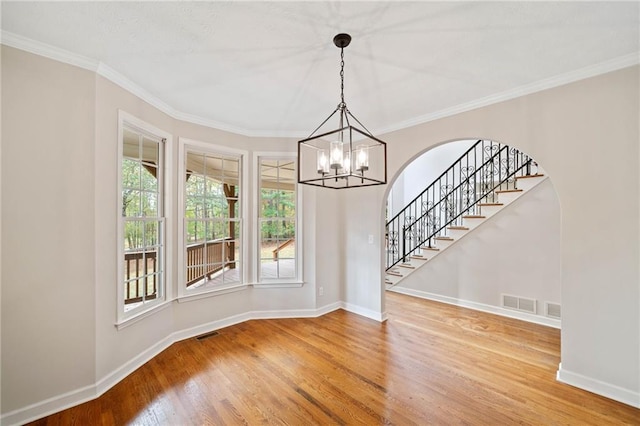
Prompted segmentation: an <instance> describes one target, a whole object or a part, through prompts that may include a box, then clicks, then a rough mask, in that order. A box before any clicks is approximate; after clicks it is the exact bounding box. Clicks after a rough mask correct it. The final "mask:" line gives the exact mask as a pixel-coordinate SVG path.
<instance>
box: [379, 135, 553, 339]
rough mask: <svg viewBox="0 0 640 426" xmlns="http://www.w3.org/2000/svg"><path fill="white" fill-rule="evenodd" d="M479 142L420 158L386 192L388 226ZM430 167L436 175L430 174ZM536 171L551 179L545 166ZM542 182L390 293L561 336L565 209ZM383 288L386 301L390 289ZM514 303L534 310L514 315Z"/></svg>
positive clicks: (454, 144)
mask: <svg viewBox="0 0 640 426" xmlns="http://www.w3.org/2000/svg"><path fill="white" fill-rule="evenodd" d="M477 140H478V139H457V140H449V141H444V142H442V143H437V144H434V145H433V146H431V147H429V148H426V149H423V150H421V151H420V152H417V153H415V155H413V156H412V157H411V158H410V159H409V160H407V161H406V162H405V163H404V164H403V165H402V166H401V167H400V168H399V169H398V171H397V172H396V173H395V174H394V176H393V178H392V179H391V181H390V183H389V185H388V187H387V188H386V191H385V195H384V197H383V200H382V206H381V208H382V217H383V218H384V221H386V220H387V218H389V217H392V216H393V214H394V213H396V212H397V211H398V208H399V206H398V205H397V204H398V199H401V200H402V203H403V205H402V206H401V207H404V205H406V202H407V201H411V200H413V199H414V198H415V196H417V195H419V194H420V192H421V191H422V190H423V189H424V188H425V187H426V186H428V185H429V184H430V183H431V182H432V181H433V180H434V179H435V178H437V177H439V176H440V175H441V173H443V172H444V171H445V170H446V169H447V168H449V167H450V166H451V165H452V164H453V163H454V162H455V161H456V160H457V159H458V158H460V156H461V155H462V154H464V153H465V152H466V151H467V150H468V149H469V148H470V147H471V146H473V145H474V144H475V142H476V141H477ZM510 148H516V149H517V148H518V147H517V146H514V145H513V144H511V145H510ZM534 161H535V159H534ZM425 166H429V167H432V168H433V169H434V170H432V171H430V172H426V171H425V170H424V169H423V168H424V167H425ZM535 167H536V169H537V168H538V167H539V170H540V173H541V174H544V175H545V176H546V175H547V173H546V172H544V170H543V167H542V165H540V166H535ZM532 173H535V171H534V172H532ZM422 177H424V178H425V179H422V180H420V178H422ZM539 181H540V182H539V183H538V184H537V185H536V186H535V187H533V188H532V189H530V190H529V191H526V193H524V194H523V195H522V196H521V197H519V198H518V199H516V200H514V201H513V202H511V203H510V204H509V205H507V206H505V207H503V208H502V209H501V210H500V211H499V212H497V213H496V214H495V215H493V216H491V217H489V218H488V219H486V220H484V221H483V222H482V223H481V224H480V225H478V226H476V227H475V228H473V229H472V230H471V231H468V232H467V233H466V234H464V236H462V237H461V238H460V239H459V241H456V242H455V243H454V244H453V245H452V246H451V247H449V248H448V249H447V250H442V252H439V254H438V255H437V256H435V257H433V259H431V260H429V261H427V262H423V261H420V260H415V261H414V262H413V263H415V265H413V266H416V267H417V269H416V270H413V271H412V272H411V274H410V275H409V276H407V277H406V278H403V279H402V280H401V281H400V282H398V283H397V284H393V285H392V286H389V287H390V288H389V290H391V291H396V292H399V293H404V294H408V295H412V296H416V297H422V298H426V299H431V300H436V301H440V302H445V303H450V304H455V305H459V306H465V307H468V308H472V309H477V310H481V311H485V312H491V313H496V314H499V315H503V316H507V317H514V318H519V319H523V320H526V321H531V322H535V323H540V324H544V325H549V326H552V327H556V328H560V320H559V318H558V317H557V316H556V314H557V313H558V310H559V309H560V307H561V278H562V268H561V256H562V254H561V214H560V203H559V199H558V195H557V193H556V190H555V188H554V186H553V184H552V183H551V180H550V179H549V178H545V179H539ZM390 194H393V195H394V196H393V197H391V196H390ZM507 195H508V194H505V197H506V196H507ZM495 201H497V202H498V200H497V198H496V200H495ZM505 201H506V200H505ZM394 204H396V205H394ZM383 232H384V233H385V235H384V236H383V239H382V241H388V240H389V238H388V232H387V230H386V229H385V230H384V231H383ZM388 249H389V244H388V243H387V244H384V243H383V244H382V250H383V257H384V258H385V259H387V258H388V257H387V250H388ZM421 254H422V253H421ZM425 256H426V257H431V254H428V255H425ZM400 269H402V268H400ZM394 281H397V279H396V280H394ZM382 287H383V289H382V293H383V299H384V294H386V291H385V290H386V287H387V284H386V283H385V282H384V281H383V284H382ZM512 297H516V298H518V299H519V300H520V301H521V302H522V303H523V306H524V304H527V305H528V306H527V307H526V308H524V309H513V308H512V307H511V306H510V303H509V302H510V301H512V300H513V299H512ZM505 302H506V303H505ZM383 304H384V301H383Z"/></svg>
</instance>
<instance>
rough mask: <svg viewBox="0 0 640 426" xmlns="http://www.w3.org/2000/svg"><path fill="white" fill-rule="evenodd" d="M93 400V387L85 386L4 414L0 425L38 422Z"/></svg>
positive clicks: (94, 396) (0, 419) (94, 395)
mask: <svg viewBox="0 0 640 426" xmlns="http://www.w3.org/2000/svg"><path fill="white" fill-rule="evenodd" d="M95 398H96V394H95V386H94V385H89V386H85V387H83V388H80V389H76V390H73V391H71V392H66V393H64V394H62V395H57V396H54V397H53V398H48V399H45V400H44V401H41V402H37V403H35V404H31V405H28V406H26V407H23V408H19V409H17V410H14V411H11V412H8V413H5V414H3V415H2V417H1V418H0V425H2V426H9V425H23V424H25V423H29V422H32V421H34V420H38V419H39V418H42V417H44V416H48V415H50V414H53V413H57V412H58V411H62V410H66V409H67V408H71V407H74V406H76V405H79V404H82V403H83V402H87V401H91V400H92V399H95Z"/></svg>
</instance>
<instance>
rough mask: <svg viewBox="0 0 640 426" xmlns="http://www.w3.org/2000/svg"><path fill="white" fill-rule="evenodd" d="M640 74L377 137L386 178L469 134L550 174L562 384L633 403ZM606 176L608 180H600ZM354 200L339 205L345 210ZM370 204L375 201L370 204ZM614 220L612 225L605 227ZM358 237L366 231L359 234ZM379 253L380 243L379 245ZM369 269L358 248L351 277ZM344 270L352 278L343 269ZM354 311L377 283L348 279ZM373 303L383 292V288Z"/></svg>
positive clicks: (366, 303) (639, 319)
mask: <svg viewBox="0 0 640 426" xmlns="http://www.w3.org/2000/svg"><path fill="white" fill-rule="evenodd" d="M638 80H639V68H638V67H637V66H635V67H630V68H626V69H623V70H619V71H615V72H611V73H608V74H604V75H601V76H597V77H593V78H589V79H585V80H581V81H578V82H575V83H571V84H567V85H564V86H560V87H556V88H553V89H549V90H545V91H542V92H538V93H535V94H531V95H527V96H523V97H520V98H516V99H513V100H510V101H505V102H501V103H497V104H494V105H491V106H487V107H483V108H479V109H476V110H473V111H469V112H466V113H461V114H458V115H455V116H451V117H447V118H443V119H439V120H435V121H432V122H429V123H425V124H422V125H418V126H415V127H412V128H408V129H404V130H400V131H396V132H393V133H390V134H387V135H381V139H383V140H385V141H386V142H387V143H388V144H389V146H391V147H393V149H390V150H389V156H388V161H389V175H390V176H396V175H397V174H398V171H399V170H401V168H402V167H403V166H404V165H405V164H407V163H408V162H409V161H410V160H411V159H412V158H413V157H414V156H415V155H417V154H418V153H420V152H423V151H424V150H426V149H427V148H429V147H431V146H435V145H437V144H439V143H441V142H442V141H448V140H455V139H460V135H464V136H465V137H469V136H470V135H475V136H476V137H477V138H478V139H491V140H495V141H498V142H503V143H506V144H511V145H513V146H515V147H517V148H519V149H521V150H523V151H524V152H527V153H529V154H530V155H531V156H532V157H533V158H535V159H536V160H538V161H539V163H540V164H542V165H543V166H544V168H545V170H547V171H548V172H549V175H550V176H552V180H553V183H554V185H555V188H556V190H557V192H558V197H559V199H560V205H561V210H562V219H561V221H562V240H561V245H562V255H561V262H562V305H563V321H562V369H561V371H560V378H561V379H562V380H564V381H567V382H570V383H573V384H575V385H577V386H579V387H584V388H588V389H590V390H592V391H594V392H597V393H601V394H604V395H608V396H610V397H613V398H616V399H619V400H622V401H624V402H626V403H629V404H633V405H636V406H640V314H639V312H640V288H639V287H640V276H639V271H638V265H639V262H638V259H639V255H640V253H639V240H640V238H639V232H640V228H639V222H638V216H639V206H638V204H639V197H638V195H639V175H638V170H639V167H640V162H639V152H638V146H639V143H638V141H639V130H638V129H639V84H638ZM603 176H606V179H605V178H603ZM372 196H375V197H377V204H378V205H379V206H380V209H379V210H378V211H377V212H376V211H370V210H362V211H361V215H359V216H357V217H351V218H348V219H347V224H346V229H348V230H351V229H353V230H354V231H353V232H348V233H347V234H346V235H345V244H347V242H348V241H349V240H350V239H354V238H359V237H360V236H359V235H356V231H355V230H363V229H366V230H367V232H368V230H369V229H375V228H376V226H377V225H378V224H380V223H381V222H382V221H383V217H384V216H383V209H384V203H385V201H386V193H385V191H384V190H383V189H381V190H380V191H379V192H377V193H375V194H372ZM358 202H359V200H356V199H354V200H351V199H346V200H345V203H346V209H347V210H349V209H354V210H357V209H358V205H357V203H358ZM374 204H375V202H374ZM612 219H613V220H612ZM360 232H362V231H360ZM378 248H379V250H380V253H382V250H383V247H382V245H380V246H379V247H378ZM368 261H369V253H368V252H367V253H362V252H358V251H354V252H353V254H352V258H351V259H350V262H349V264H348V265H350V266H351V265H353V266H351V267H352V269H355V268H358V266H357V265H360V264H362V263H366V262H368ZM348 272H350V271H348ZM349 276H350V277H353V280H349V281H347V282H346V285H347V287H348V290H347V293H348V294H351V295H354V297H353V298H351V299H350V303H353V304H358V305H361V306H362V307H363V308H364V309H367V308H369V309H375V308H376V307H377V306H380V305H383V301H381V300H369V298H367V297H362V296H360V295H363V294H369V293H371V292H375V291H376V288H377V287H378V286H381V285H382V282H383V271H382V268H380V273H379V277H378V283H379V284H378V283H372V282H371V281H370V280H369V279H364V278H361V277H359V276H358V274H355V273H354V274H350V275H349ZM355 295H358V296H355ZM380 298H381V299H383V294H382V292H380Z"/></svg>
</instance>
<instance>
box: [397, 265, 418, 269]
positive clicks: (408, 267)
mask: <svg viewBox="0 0 640 426" xmlns="http://www.w3.org/2000/svg"><path fill="white" fill-rule="evenodd" d="M400 267H401V268H407V269H416V267H415V266H413V265H400Z"/></svg>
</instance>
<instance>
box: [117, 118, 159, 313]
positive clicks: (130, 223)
mask: <svg viewBox="0 0 640 426" xmlns="http://www.w3.org/2000/svg"><path fill="white" fill-rule="evenodd" d="M123 135H124V139H123V141H122V153H123V157H122V159H121V160H122V162H121V167H122V175H121V177H122V187H121V195H122V215H123V216H124V217H125V219H124V220H123V229H122V236H123V241H122V244H123V248H124V259H123V265H124V266H123V268H124V271H123V275H124V277H123V279H124V305H125V308H124V311H125V312H126V311H130V310H132V309H134V308H136V307H137V306H140V305H141V304H144V303H145V302H147V301H150V300H154V299H157V298H158V297H160V295H161V294H162V281H163V280H162V273H163V268H162V265H161V263H160V260H161V259H162V255H161V253H162V250H163V241H162V238H161V234H160V232H161V224H162V215H163V211H162V210H163V209H162V193H161V191H162V184H161V183H162V181H161V179H160V178H161V175H162V170H163V165H162V158H163V157H162V148H163V145H162V143H161V142H160V139H159V138H157V139H154V138H153V137H150V136H146V135H143V134H142V133H141V132H140V131H138V130H134V129H133V128H125V129H123Z"/></svg>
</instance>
